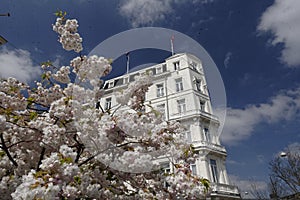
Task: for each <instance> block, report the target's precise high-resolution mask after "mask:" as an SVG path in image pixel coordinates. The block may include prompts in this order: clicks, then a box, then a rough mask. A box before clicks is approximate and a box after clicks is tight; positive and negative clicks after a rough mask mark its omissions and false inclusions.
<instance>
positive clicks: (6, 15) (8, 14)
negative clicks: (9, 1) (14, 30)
mask: <svg viewBox="0 0 300 200" xmlns="http://www.w3.org/2000/svg"><path fill="white" fill-rule="evenodd" d="M0 16H3V17H10V13H9V12H8V13H5V14H0Z"/></svg>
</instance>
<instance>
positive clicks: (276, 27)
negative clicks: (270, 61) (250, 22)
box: [257, 0, 300, 67]
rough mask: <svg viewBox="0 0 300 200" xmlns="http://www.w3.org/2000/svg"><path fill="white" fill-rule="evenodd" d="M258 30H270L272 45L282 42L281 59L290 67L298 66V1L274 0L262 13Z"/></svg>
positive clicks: (299, 7)
mask: <svg viewBox="0 0 300 200" xmlns="http://www.w3.org/2000/svg"><path fill="white" fill-rule="evenodd" d="M257 29H258V30H259V31H262V32H265V31H271V32H272V33H273V35H274V38H273V39H272V40H271V44H272V45H276V44H279V43H283V44H284V49H283V50H282V54H281V60H282V61H283V62H284V63H286V64H288V65H289V66H291V67H296V66H298V67H300V56H299V52H300V40H299V35H300V1H299V0H284V1H282V0H276V1H275V3H274V4H273V5H272V6H270V7H269V8H268V9H267V10H266V11H265V12H264V13H263V15H262V17H261V21H260V24H259V25H258V27H257Z"/></svg>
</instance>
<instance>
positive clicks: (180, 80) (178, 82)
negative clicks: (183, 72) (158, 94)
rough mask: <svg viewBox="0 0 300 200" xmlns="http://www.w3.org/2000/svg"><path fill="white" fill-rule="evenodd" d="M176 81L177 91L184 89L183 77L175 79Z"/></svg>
mask: <svg viewBox="0 0 300 200" xmlns="http://www.w3.org/2000/svg"><path fill="white" fill-rule="evenodd" d="M175 83H176V92H179V91H182V90H183V83H182V78H177V79H175Z"/></svg>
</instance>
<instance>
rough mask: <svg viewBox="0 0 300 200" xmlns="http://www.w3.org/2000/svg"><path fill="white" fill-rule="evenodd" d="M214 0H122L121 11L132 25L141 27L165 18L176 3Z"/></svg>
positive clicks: (204, 2) (209, 1) (209, 0)
mask: <svg viewBox="0 0 300 200" xmlns="http://www.w3.org/2000/svg"><path fill="white" fill-rule="evenodd" d="M212 1H214V0H193V1H183V0H122V1H121V4H120V10H119V11H120V13H121V15H123V16H124V17H126V18H128V19H129V20H130V22H131V25H132V27H139V26H145V25H146V26H148V25H153V23H154V22H156V21H161V20H164V19H165V18H166V16H167V15H168V14H169V13H171V12H172V11H173V5H174V4H182V3H192V4H197V3H202V4H206V3H211V2H212Z"/></svg>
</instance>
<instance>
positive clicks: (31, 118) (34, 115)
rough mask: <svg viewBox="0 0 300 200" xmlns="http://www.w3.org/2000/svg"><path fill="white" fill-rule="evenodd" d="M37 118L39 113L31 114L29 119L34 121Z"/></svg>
mask: <svg viewBox="0 0 300 200" xmlns="http://www.w3.org/2000/svg"><path fill="white" fill-rule="evenodd" d="M37 116H38V114H37V112H31V113H30V115H29V119H30V120H33V119H35V118H37Z"/></svg>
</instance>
